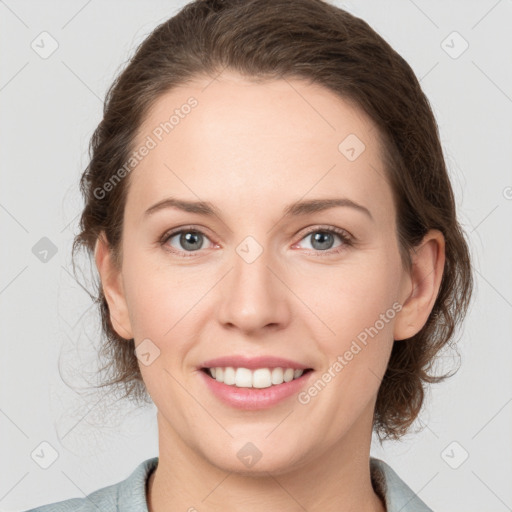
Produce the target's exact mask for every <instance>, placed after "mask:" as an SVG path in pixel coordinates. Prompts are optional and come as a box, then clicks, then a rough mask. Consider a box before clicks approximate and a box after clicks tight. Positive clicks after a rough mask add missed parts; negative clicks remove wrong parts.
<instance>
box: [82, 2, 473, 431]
mask: <svg viewBox="0 0 512 512" xmlns="http://www.w3.org/2000/svg"><path fill="white" fill-rule="evenodd" d="M223 69H228V70H233V71H236V72H238V73H239V74H241V75H243V76H244V77H247V78H249V79H252V80H260V81H264V80H267V79H268V80H273V79H280V78H297V79H305V80H308V81H311V82H314V83H316V84H320V85H322V86H324V87H326V88H327V89H329V90H331V91H333V92H335V93H336V94H337V95H339V97H341V98H343V99H345V100H348V101H351V102H353V103H355V105H357V106H358V107H359V108H360V109H362V111H364V112H365V113H366V114H367V115H368V116H369V117H370V118H371V120H372V121H373V123H374V124H375V125H376V126H377V128H378V131H379V135H380V138H381V140H382V153H383V155H382V156H383V160H384V163H385V166H386V175H387V178H388V180H389V183H390V185H391V188H392V191H393V200H394V202H395V207H396V212H397V219H396V229H397V235H398V240H399V246H400V253H401V256H402V261H403V264H404V266H405V267H406V268H408V269H410V265H411V259H410V251H411V250H414V247H415V246H417V245H418V244H419V242H421V240H422V238H423V236H424V235H425V234H426V233H427V231H428V230H429V229H432V228H434V229H439V230H440V231H441V232H442V233H443V235H444V237H445V251H446V260H445V267H444V273H443V277H442V282H441V286H440V290H439V293H438V296H437V299H436V301H435V304H434V307H433V310H432V312H431V314H430V316H429V318H428V320H427V322H426V324H425V325H424V326H423V328H422V329H421V330H420V331H419V332H418V333H417V334H416V335H415V336H412V337H411V338H409V339H406V340H400V341H395V343H394V345H393V349H392V353H391V357H390V360H389V364H388V367H387V370H386V373H385V375H384V378H383V380H382V383H381V385H380V388H379V392H378V396H377V402H376V406H375V412H374V430H375V431H376V432H377V433H378V435H379V438H380V439H381V440H382V439H383V438H384V439H386V438H394V439H398V438H399V437H400V436H402V435H404V434H405V433H406V432H407V430H408V428H409V427H410V426H411V424H412V423H413V421H414V420H415V419H416V417H417V416H418V414H419V412H420V409H421V406H422V404H423V401H424V385H425V383H433V382H439V381H441V380H443V379H445V378H446V377H448V376H451V375H442V376H434V375H433V374H431V371H432V370H433V363H434V360H435V358H434V356H435V355H436V354H437V353H438V352H439V351H440V350H441V349H442V348H443V347H445V346H446V345H447V344H449V343H450V341H451V340H452V338H453V336H454V332H455V328H456V327H457V325H458V324H459V323H460V322H462V320H463V318H464V317H465V315H466V312H467V308H468V305H469V301H470V297H471V293H472V287H473V278H472V273H471V265H470V257H469V250H468V246H467V243H466V241H465V238H464V233H463V231H462V229H461V227H460V225H459V223H458V222H457V218H456V212H455V202H454V196H453V192H452V188H451V185H450V181H449V178H448V174H447V169H446V164H445V161H444V158H443V152H442V148H441V144H440V140H439V134H438V129H437V124H436V121H435V118H434V115H433V113H432V110H431V108H430V105H429V102H428V100H427V98H426V97H425V95H424V93H423V92H422V90H421V88H420V84H419V82H418V80H417V78H416V77H415V75H414V73H413V71H412V69H411V68H410V66H409V65H408V64H407V63H406V62H405V60H404V59H403V58H402V57H401V56H400V55H399V54H398V53H397V52H395V51H394V50H393V49H392V48H391V46H390V45H389V44H388V43H387V42H386V41H384V39H383V38H382V37H380V36H379V35H378V34H377V33H376V32H375V31H374V30H373V29H372V28H371V27H370V26H369V25H368V24H367V23H366V22H365V21H363V20H361V19H359V18H357V17H355V16H353V15H351V14H349V13H347V12H345V11H343V10H342V9H339V8H337V7H335V6H333V5H331V4H328V3H326V2H324V1H322V0H225V1H222V0H203V1H201V0H197V1H194V2H191V3H189V4H187V5H185V7H183V8H182V9H181V11H179V12H178V13H177V14H176V15H175V16H173V17H172V18H170V19H169V20H167V21H165V22H164V23H162V24H161V25H159V26H158V27H157V28H156V29H155V30H154V31H153V32H152V33H151V34H150V35H149V36H148V37H147V38H146V39H145V40H144V41H143V42H142V44H141V45H140V46H139V47H138V48H137V50H136V52H135V54H134V56H133V57H132V59H131V61H130V62H129V64H128V65H127V66H126V68H125V69H124V70H123V71H122V73H120V74H119V75H118V76H117V78H116V79H115V81H114V83H113V84H112V85H111V87H110V89H109V90H108V92H107V96H106V99H105V105H104V111H103V119H102V120H101V122H100V123H99V125H98V127H97V129H96V130H95V132H94V134H93V136H92V139H91V142H90V147H89V153H90V163H89V165H88V166H87V168H86V170H85V171H84V173H83V175H82V178H81V182H80V188H81V191H82V193H83V195H84V199H85V207H84V210H83V213H82V216H81V219H80V229H81V232H80V233H79V234H78V235H77V236H76V238H75V240H74V244H73V256H74V255H75V252H76V250H77V249H79V248H81V247H83V248H85V249H87V251H88V253H89V254H90V255H92V254H93V253H94V247H95V243H96V240H97V238H98V237H99V236H100V234H102V233H104V235H105V238H106V240H107V242H108V244H109V246H110V249H111V250H112V253H113V256H114V258H115V261H116V262H117V264H118V265H120V262H121V239H122V227H123V215H124V206H125V199H126V193H127V189H128V186H129V179H127V178H123V179H122V180H121V181H120V182H119V183H118V184H117V185H116V186H114V187H112V188H111V190H109V191H108V193H106V194H104V197H102V196H99V194H98V193H96V194H95V190H96V191H97V190H100V189H102V190H104V188H103V187H104V184H105V183H107V182H108V181H109V179H111V177H112V176H114V175H115V174H116V172H117V171H118V170H119V169H121V168H122V167H123V166H124V165H125V163H126V162H127V160H128V158H129V155H130V153H131V152H132V151H133V149H134V142H135V139H136V137H137V134H138V130H139V129H140V127H141V125H142V123H143V122H144V120H145V117H146V116H147V114H148V111H149V109H150V108H151V106H152V105H153V104H154V103H155V102H156V101H157V100H158V99H159V97H160V96H161V95H162V94H163V93H165V92H168V91H169V90H171V89H172V88H174V87H177V86H180V85H184V84H186V83H187V81H189V80H193V79H194V78H197V77H199V76H211V77H212V78H213V77H214V76H216V75H218V74H219V72H221V71H222V70H223ZM93 298H94V300H95V302H96V303H97V305H98V306H99V309H100V313H101V318H102V328H103V332H104V341H103V345H102V348H101V351H100V355H101V357H104V358H105V360H106V364H105V366H104V367H103V368H102V369H101V371H107V372H108V374H109V378H108V379H106V380H105V381H104V382H103V383H102V384H101V385H100V386H98V387H103V386H115V387H116V388H118V387H121V389H123V390H124V392H125V395H124V396H125V397H129V398H131V399H136V400H137V399H144V400H149V397H148V394H147V391H146V388H145V385H144V382H143V380H142V377H141V373H140V370H139V366H138V361H137V358H136V355H135V353H134V341H133V340H125V339H123V338H122V337H120V336H119V335H118V334H117V333H116V332H115V330H114V329H113V327H112V324H111V320H110V315H109V309H108V304H107V302H106V300H105V296H104V294H103V291H102V289H101V283H98V290H97V293H96V295H93Z"/></svg>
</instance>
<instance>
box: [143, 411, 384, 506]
mask: <svg viewBox="0 0 512 512" xmlns="http://www.w3.org/2000/svg"><path fill="white" fill-rule="evenodd" d="M370 413H373V409H371V411H370ZM369 417H370V419H371V414H370V415H369ZM365 423H366V424H367V425H366V428H362V425H361V424H357V425H356V424H355V425H353V428H352V429H351V430H350V432H347V433H346V435H344V436H343V438H342V439H341V440H340V441H339V442H338V443H337V444H336V445H335V446H333V447H331V448H330V449H329V450H326V451H325V452H324V453H316V454H315V455H314V457H311V458H309V459H308V460H307V461H304V462H302V463H301V464H300V465H297V464H296V465H295V466H294V467H293V469H291V470H288V469H287V470H286V471H281V472H263V474H262V473H258V475H256V476H255V475H254V474H241V473H236V472H233V471H225V470H223V469H221V468H219V467H218V466H215V465H214V464H212V463H211V462H210V461H208V460H206V459H205V458H204V457H202V456H201V455H200V454H199V453H198V452H197V451H194V450H193V449H192V448H191V447H190V446H189V445H187V444H186V443H184V442H183V440H182V439H181V438H180V437H179V436H178V435H177V433H176V432H175V431H174V430H173V429H172V428H171V427H170V425H169V424H168V423H167V422H166V420H165V419H164V418H163V417H162V416H161V415H160V414H158V427H159V428H158V431H159V445H160V446H159V448H160V449H159V462H158V466H157V468H156V469H155V471H154V472H153V473H152V475H151V477H150V479H149V481H148V492H147V495H148V511H149V512H175V511H178V510H179V511H183V510H186V511H191V512H192V511H197V510H200V511H201V512H207V511H214V510H223V511H225V512H235V511H239V510H241V509H242V508H243V510H244V511H245V512H259V511H261V510H269V511H273V510H279V511H284V512H296V511H297V512H298V511H304V510H307V511H308V512H317V511H318V512H319V511H322V512H331V511H332V512H334V511H336V512H349V511H352V512H355V511H358V512H386V508H385V505H384V504H383V502H382V501H381V499H380V498H379V497H378V495H377V494H376V493H375V491H374V489H373V486H372V483H371V477H370V461H369V457H370V442H371V421H370V422H368V421H366V422H365ZM368 424H369V428H368Z"/></svg>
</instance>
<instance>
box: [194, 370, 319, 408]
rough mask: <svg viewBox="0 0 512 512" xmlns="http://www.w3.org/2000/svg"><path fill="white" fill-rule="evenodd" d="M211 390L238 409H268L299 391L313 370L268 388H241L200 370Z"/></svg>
mask: <svg viewBox="0 0 512 512" xmlns="http://www.w3.org/2000/svg"><path fill="white" fill-rule="evenodd" d="M199 373H200V374H201V375H202V378H203V379H204V381H205V383H206V385H207V386H208V388H209V389H210V391H211V392H212V393H213V394H214V395H215V396H216V397H217V398H219V399H220V400H221V401H222V402H224V403H225V404H227V405H230V406H232V407H236V408H238V409H248V410H254V409H267V408H269V407H272V406H274V405H276V404H278V403H279V402H281V401H283V400H285V399H286V398H289V397H290V396H292V395H295V394H296V393H298V392H299V391H300V390H301V389H302V388H303V387H304V386H305V385H306V382H307V381H308V380H309V377H310V375H311V374H312V373H313V371H309V372H307V373H305V374H302V375H301V376H300V377H299V378H298V379H293V380H291V381H290V382H283V383H282V384H278V385H272V386H270V387H268V388H239V387H236V386H228V385H227V384H224V383H223V382H218V381H217V380H215V379H213V378H212V377H210V376H209V375H207V374H206V372H204V371H202V370H200V371H199Z"/></svg>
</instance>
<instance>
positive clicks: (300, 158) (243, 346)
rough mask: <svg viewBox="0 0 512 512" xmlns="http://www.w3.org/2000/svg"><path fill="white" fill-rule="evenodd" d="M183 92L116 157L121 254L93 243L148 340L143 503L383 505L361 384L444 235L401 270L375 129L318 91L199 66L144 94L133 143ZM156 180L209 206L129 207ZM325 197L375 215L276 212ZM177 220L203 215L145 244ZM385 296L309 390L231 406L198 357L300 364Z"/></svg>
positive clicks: (439, 253)
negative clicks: (192, 237) (324, 236)
mask: <svg viewBox="0 0 512 512" xmlns="http://www.w3.org/2000/svg"><path fill="white" fill-rule="evenodd" d="M205 87H206V88H205ZM190 96H194V97H195V98H196V99H197V100H198V106H197V107H196V108H195V109H193V110H192V111H191V113H190V114H189V115H188V116H186V117H185V118H184V119H181V120H180V123H179V125H177V126H176V127H175V128H174V130H173V131H172V132H171V133H170V134H168V135H167V136H166V137H164V138H163V140H162V141H161V142H160V143H159V144H158V145H157V147H156V148H154V149H152V150H151V151H150V152H149V154H148V155H147V156H146V157H145V158H144V159H143V160H142V161H141V162H140V164H139V165H138V166H137V167H136V168H135V170H133V171H132V173H131V175H130V186H129V191H128V196H127V202H126V206H125V216H124V226H123V241H122V250H123V258H122V265H121V267H120V268H117V267H116V266H115V265H114V263H113V258H112V253H111V251H110V249H109V247H108V245H107V244H106V243H105V241H104V239H103V238H102V237H100V238H99V239H98V242H97V245H96V251H95V259H96V264H97V267H98V270H99V273H100V276H101V280H102V285H103V290H104V293H105V296H106V298H107V301H108V304H109V309H110V313H111V320H112V323H113V326H114V328H115V329H116V331H117V332H118V333H119V334H120V335H121V336H123V337H124V338H126V339H131V338H134V339H135V345H136V346H138V345H139V344H140V343H141V342H142V340H144V339H146V338H149V339H150V340H151V342H152V343H154V345H155V346H157V347H158V349H159V350H160V355H159V357H157V358H156V359H155V360H154V361H153V362H152V363H151V364H150V365H148V366H146V365H144V364H141V362H140V361H139V366H140V369H141V372H142V376H143V379H144V382H145V385H146V387H147V389H148V392H149V393H150V395H151V397H152V399H153V401H154V403H155V405H156V407H157V409H158V414H157V421H158V431H159V464H158V467H157V469H156V470H155V472H154V473H153V474H152V476H151V478H150V480H149V485H148V507H149V510H150V512H170V511H178V510H180V511H184V510H189V509H190V510H193V509H191V508H190V507H195V509H197V510H201V511H209V510H212V511H213V510H224V511H235V510H241V509H243V510H245V511H246V512H251V511H261V510H269V511H277V510H279V511H290V512H291V511H299V510H301V511H302V510H304V509H306V510H308V511H310V512H313V511H320V510H321V511H323V512H325V511H338V512H339V511H344V512H345V511H355V510H358V511H372V512H373V511H384V510H385V507H384V504H383V503H382V502H381V500H380V499H379V498H378V496H377V495H376V494H375V492H374V490H373V488H372V484H371V480H370V467H369V453H370V443H371V434H372V416H373V411H374V407H375V401H376V397H377V392H378V389H379V385H380V382H381V379H382V377H383V375H384V373H385V370H386V366H387V363H388V360H389V356H390V353H391V349H392V346H393V343H394V342H395V343H399V342H400V341H399V340H401V339H405V338H409V337H411V336H412V335H414V334H416V333H417V332H418V331H419V330H420V329H421V328H422V326H423V325H424V324H425V322H426V320H427V318H428V316H429V314H430V312H431V310H432V307H433V305H434V302H435V299H436V296H437V293H438V290H439V286H440V282H441V276H442V271H443V267H444V239H443V236H442V234H441V233H440V232H439V231H436V230H431V231H429V232H428V233H427V235H426V236H425V238H424V240H423V241H422V243H421V244H420V246H418V247H417V248H416V250H415V251H413V252H412V258H413V267H412V270H411V271H410V272H408V271H407V270H406V269H405V268H403V266H402V263H401V260H400V255H399V250H398V241H397V235H396V219H395V215H396V212H395V208H394V204H393V200H392V194H391V188H390V186H389V184H388V182H387V181H386V179H385V177H384V176H385V172H384V167H383V163H382V158H381V151H380V142H379V138H378V132H377V130H376V128H375V125H374V124H373V123H372V121H371V120H370V119H369V118H368V117H366V116H365V115H364V114H363V113H362V111H360V110H359V109H358V108H357V107H355V106H353V105H351V104H350V103H349V102H347V101H346V100H343V99H340V98H339V97H338V96H337V95H335V94H334V93H333V92H331V91H329V90H327V89H325V88H323V87H321V86H319V85H311V84H308V83H306V82H304V81H302V80H296V79H294V80H290V79H287V80H275V81H268V82H265V83H260V84H256V83H253V82H250V81H248V80H247V79H245V78H243V77H241V76H239V75H237V74H236V73H234V72H224V73H223V74H222V75H220V76H219V77H217V79H216V80H212V79H211V78H197V79H196V80H195V81H194V82H192V83H189V84H187V85H186V86H182V87H180V88H176V89H173V90H172V91H170V92H167V93H166V94H165V95H163V96H161V97H160V98H159V99H158V100H157V102H156V103H155V104H154V108H152V109H151V111H150V112H149V113H148V117H147V118H146V120H145V122H144V124H143V126H142V127H141V129H140V131H139V136H138V144H139V145H140V144H142V143H143V141H144V139H145V138H146V136H147V135H148V134H151V130H153V129H154V128H155V127H156V126H158V125H159V123H161V122H162V121H163V120H165V119H168V118H169V112H171V111H172V110H174V109H175V108H179V107H180V106H181V105H183V104H184V103H185V102H186V100H187V99H188V98H189V97H190ZM349 134H356V135H357V137H358V138H359V139H360V140H361V141H363V142H364V144H365V150H364V151H363V152H362V153H361V154H360V156H359V157H358V158H357V159H356V160H354V161H349V160H348V159H347V158H346V157H345V156H344V155H343V154H342V153H341V152H340V151H339V150H338V145H339V144H340V142H341V141H343V140H344V139H345V137H347V135H349ZM136 147H138V145H137V144H136ZM169 196H173V197H177V198H180V199H187V200H192V201H197V200H203V201H209V202H211V203H213V204H214V205H215V206H217V207H218V208H219V210H220V212H221V216H220V218H219V217H215V216H214V217H212V218H209V217H205V216H202V215H199V214H196V213H194V214H192V213H186V212H183V211H180V210H177V209H171V208H169V209H164V210H160V211H158V212H156V213H154V214H153V215H150V216H145V215H144V212H145V211H146V210H147V209H148V208H149V207H150V206H152V205H153V204H155V203H157V202H158V201H160V200H162V199H164V198H167V197H169ZM338 197H346V198H350V199H351V200H353V201H355V202H357V203H359V204H361V205H363V206H365V207H366V208H368V209H369V210H370V212H371V216H372V217H373V219H370V218H369V216H367V215H365V214H364V213H362V212H360V211H358V210H356V209H353V208H349V207H336V208H332V209H329V210H325V211H321V212H316V213H310V214H307V215H304V216H297V217H289V218H288V217H283V210H284V208H285V206H286V205H288V204H290V203H292V202H294V201H297V200H299V199H313V198H338ZM145 217H147V218H145ZM190 225H192V227H194V228H195V229H199V230H201V231H202V232H203V233H204V237H203V238H200V239H199V240H198V241H196V242H195V243H196V246H195V247H198V249H196V250H194V249H189V248H187V247H188V246H185V247H184V246H183V244H180V236H179V234H178V236H174V237H172V238H171V239H169V240H168V241H167V242H166V243H165V244H164V245H161V244H159V239H160V238H161V237H162V236H163V234H164V233H166V232H168V231H169V230H170V229H172V228H179V227H184V228H185V229H186V228H187V227H188V226H190ZM315 227H318V229H317V230H316V231H315V230H314V229H313V228H315ZM329 227H338V228H341V229H343V230H345V231H347V232H348V233H350V235H351V236H352V240H353V243H352V244H351V245H344V243H343V241H342V240H341V239H339V238H338V237H337V235H336V234H334V235H332V236H333V238H332V239H331V245H330V246H329V245H327V246H325V245H324V246H322V245H319V244H318V243H315V241H314V238H313V236H312V235H311V233H308V232H309V231H310V230H312V231H313V233H316V232H317V231H320V232H322V233H323V232H324V231H323V230H322V228H323V229H325V228H329ZM249 235H250V236H252V237H253V238H254V239H255V240H256V241H257V242H258V244H259V245H260V246H261V247H262V248H263V252H262V254H261V255H260V256H259V257H258V258H257V259H256V260H255V261H253V262H252V263H247V261H245V260H244V259H243V258H242V257H240V256H239V254H238V253H237V251H236V249H237V247H238V246H239V244H240V243H241V242H242V241H243V240H244V239H245V238H246V237H247V236H249ZM328 242H329V240H327V243H328ZM322 247H324V248H322ZM325 247H327V248H325ZM340 247H341V248H342V250H341V252H339V253H335V251H336V250H337V249H339V248H340ZM172 249H174V250H176V251H181V252H187V251H188V254H193V256H192V257H185V256H182V255H180V254H178V253H172V252H171V251H172ZM395 302H396V303H398V304H400V305H401V307H402V309H401V311H400V312H399V313H398V314H396V315H395V316H394V318H393V319H391V320H389V321H388V322H387V323H386V324H385V327H384V328H382V329H381V330H380V331H379V332H378V335H376V336H374V337H373V338H371V339H370V341H369V343H368V344H367V345H366V346H365V347H364V349H363V350H361V351H360V352H359V353H358V354H357V355H356V356H354V358H353V359H352V360H351V361H350V362H349V363H348V364H347V365H346V366H345V367H344V368H343V370H342V371H341V372H339V373H338V374H336V377H335V378H333V379H332V380H331V382H330V383H329V384H328V385H327V386H325V388H324V389H323V390H322V391H321V392H320V393H318V395H317V396H316V397H314V398H313V399H312V400H311V401H310V402H309V403H308V404H305V405H303V404H300V403H299V402H298V401H297V397H296V396H292V397H290V398H288V399H286V400H285V401H283V402H281V403H279V404H278V405H276V406H274V407H272V408H270V409H266V410H258V411H243V410H239V409H235V408H233V407H230V406H228V405H225V404H223V403H222V402H220V401H219V400H218V399H217V398H216V397H215V396H214V395H212V394H211V393H210V391H209V390H208V389H207V387H206V386H205V384H204V383H203V379H202V378H201V377H202V375H200V374H199V371H198V369H197V367H198V365H200V364H201V362H202V361H204V360H206V359H210V358H214V357H220V356H223V355H231V354H244V355H249V356H258V355H267V354H270V355H274V356H281V357H287V358H290V359H293V360H296V361H299V362H302V363H304V364H306V365H307V366H309V367H311V368H313V369H314V373H315V374H316V375H315V377H313V378H312V380H311V381H310V382H314V381H315V380H316V379H317V378H319V377H321V375H322V374H323V373H324V372H326V371H328V368H329V367H330V366H331V365H332V363H333V362H334V361H335V360H336V358H337V356H338V355H343V354H344V353H345V351H346V350H348V349H349V348H350V345H351V342H352V340H354V339H355V338H356V337H357V335H358V334H359V333H361V332H362V331H363V330H364V329H365V328H367V327H370V326H373V325H374V324H375V322H376V320H378V319H379V315H381V314H382V313H385V312H386V311H387V310H389V309H390V308H392V305H393V303H395ZM394 340H397V341H394ZM310 378H311V376H310ZM247 442H251V443H253V444H254V445H255V446H256V447H257V448H258V450H259V451H260V452H261V453H262V457H261V459H260V460H259V461H258V462H257V463H256V464H254V465H253V466H252V467H246V466H245V465H244V464H242V463H241V461H240V460H239V458H238V457H237V452H238V451H239V450H240V449H241V448H242V447H243V446H244V445H245V444H246V443H247Z"/></svg>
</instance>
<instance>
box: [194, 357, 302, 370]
mask: <svg viewBox="0 0 512 512" xmlns="http://www.w3.org/2000/svg"><path fill="white" fill-rule="evenodd" d="M228 366H232V367H234V368H248V369H257V368H293V369H295V370H307V369H310V368H311V367H310V366H307V365H305V364H301V363H298V362H297V361H293V360H291V359H285V358H282V357H274V356H259V357H246V356H225V357H218V358H216V359H209V360H208V361H205V362H204V363H203V364H202V365H201V368H219V367H220V368H227V367H228Z"/></svg>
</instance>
